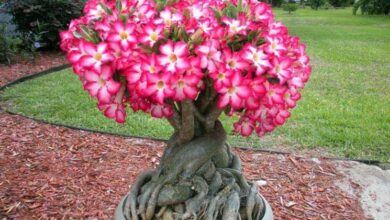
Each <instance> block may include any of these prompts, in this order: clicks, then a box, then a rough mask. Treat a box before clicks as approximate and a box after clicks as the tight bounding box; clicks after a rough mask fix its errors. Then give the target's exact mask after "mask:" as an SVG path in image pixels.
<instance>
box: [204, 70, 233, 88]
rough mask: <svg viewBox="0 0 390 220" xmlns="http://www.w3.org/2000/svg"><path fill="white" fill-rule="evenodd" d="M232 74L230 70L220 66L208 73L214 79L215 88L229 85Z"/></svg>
mask: <svg viewBox="0 0 390 220" xmlns="http://www.w3.org/2000/svg"><path fill="white" fill-rule="evenodd" d="M233 74H234V72H233V71H232V70H229V69H226V68H224V67H221V68H219V69H218V70H217V71H215V72H212V73H210V74H209V76H210V78H212V79H213V80H214V88H215V90H219V89H221V88H222V87H224V86H228V85H230V83H231V76H232V75H233Z"/></svg>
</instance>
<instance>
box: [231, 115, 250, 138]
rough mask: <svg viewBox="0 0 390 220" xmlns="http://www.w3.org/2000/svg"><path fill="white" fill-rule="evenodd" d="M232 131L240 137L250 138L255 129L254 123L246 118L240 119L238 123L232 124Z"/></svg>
mask: <svg viewBox="0 0 390 220" xmlns="http://www.w3.org/2000/svg"><path fill="white" fill-rule="evenodd" d="M233 126H234V131H236V132H237V133H240V134H241V135H242V136H244V137H247V136H250V135H251V134H252V132H253V129H254V127H255V122H254V121H253V120H250V119H249V118H248V117H245V116H243V117H241V118H240V121H238V122H236V123H234V125H233Z"/></svg>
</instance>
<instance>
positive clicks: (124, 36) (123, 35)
mask: <svg viewBox="0 0 390 220" xmlns="http://www.w3.org/2000/svg"><path fill="white" fill-rule="evenodd" d="M119 36H120V37H121V39H122V40H126V39H127V38H128V37H129V34H128V33H127V32H126V31H122V32H121V33H120V34H119Z"/></svg>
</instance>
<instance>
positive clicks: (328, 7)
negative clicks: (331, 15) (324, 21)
mask: <svg viewBox="0 0 390 220" xmlns="http://www.w3.org/2000/svg"><path fill="white" fill-rule="evenodd" d="M320 8H322V9H325V10H328V9H331V8H333V6H332V5H331V4H330V3H329V2H328V1H326V2H325V4H323V5H322V6H321V7H320Z"/></svg>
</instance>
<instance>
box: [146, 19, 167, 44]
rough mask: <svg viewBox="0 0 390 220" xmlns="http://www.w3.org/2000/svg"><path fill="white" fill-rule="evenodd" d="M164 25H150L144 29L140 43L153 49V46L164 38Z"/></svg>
mask: <svg viewBox="0 0 390 220" xmlns="http://www.w3.org/2000/svg"><path fill="white" fill-rule="evenodd" d="M163 30H164V26H163V25H153V24H148V25H145V26H144V27H143V28H142V33H141V37H140V41H141V42H142V43H146V44H148V45H149V46H151V47H153V45H154V44H155V43H156V42H157V41H158V40H159V39H161V38H162V37H163Z"/></svg>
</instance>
